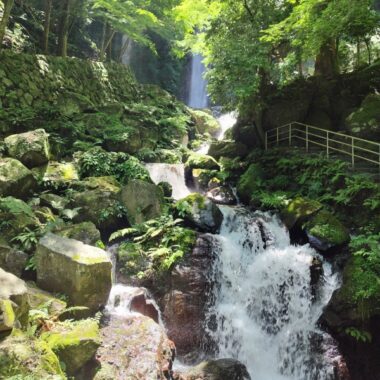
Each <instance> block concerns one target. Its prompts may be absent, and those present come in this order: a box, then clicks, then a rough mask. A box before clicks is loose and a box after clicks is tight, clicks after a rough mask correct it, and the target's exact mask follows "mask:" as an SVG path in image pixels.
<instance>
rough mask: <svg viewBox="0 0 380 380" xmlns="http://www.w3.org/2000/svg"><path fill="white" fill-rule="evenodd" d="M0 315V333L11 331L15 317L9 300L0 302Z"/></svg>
mask: <svg viewBox="0 0 380 380" xmlns="http://www.w3.org/2000/svg"><path fill="white" fill-rule="evenodd" d="M0 315H1V318H2V320H1V323H0V331H4V330H11V329H12V328H13V325H14V323H15V321H16V315H15V313H14V311H13V307H12V302H11V301H10V300H0Z"/></svg>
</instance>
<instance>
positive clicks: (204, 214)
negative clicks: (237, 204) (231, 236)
mask: <svg viewBox="0 0 380 380" xmlns="http://www.w3.org/2000/svg"><path fill="white" fill-rule="evenodd" d="M175 208H176V209H177V212H178V213H179V215H180V216H182V217H183V218H184V219H185V221H186V222H187V223H189V224H190V225H192V226H193V227H195V228H198V229H199V230H200V231H203V232H211V233H216V232H217V231H219V229H220V226H221V225H222V222H223V214H222V212H221V211H220V210H219V207H218V206H217V205H216V204H215V203H214V202H212V201H210V200H209V199H208V198H206V197H204V196H203V195H201V194H198V193H194V194H190V195H188V196H187V197H186V198H183V199H181V200H179V201H178V202H177V203H176V204H175Z"/></svg>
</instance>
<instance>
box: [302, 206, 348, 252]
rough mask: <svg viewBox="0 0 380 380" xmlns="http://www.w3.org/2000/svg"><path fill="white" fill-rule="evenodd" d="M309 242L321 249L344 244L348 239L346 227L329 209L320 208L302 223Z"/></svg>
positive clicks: (324, 249)
mask: <svg viewBox="0 0 380 380" xmlns="http://www.w3.org/2000/svg"><path fill="white" fill-rule="evenodd" d="M304 229H305V230H306V233H307V236H308V238H309V242H310V244H311V245H312V246H313V247H315V248H317V249H320V250H322V251H326V250H328V249H329V248H332V247H336V246H340V245H343V244H346V243H348V242H349V240H350V235H349V232H348V230H347V228H346V227H345V226H344V225H343V224H342V223H341V222H340V221H339V220H338V219H337V218H336V217H335V216H334V215H332V214H331V213H330V212H329V211H326V210H321V211H318V213H317V214H315V215H314V216H312V217H311V218H310V220H309V221H308V222H307V223H306V224H305V225H304Z"/></svg>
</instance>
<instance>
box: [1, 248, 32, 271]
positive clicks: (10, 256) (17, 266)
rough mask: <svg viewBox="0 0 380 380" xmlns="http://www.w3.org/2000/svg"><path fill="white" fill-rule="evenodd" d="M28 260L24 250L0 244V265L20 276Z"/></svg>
mask: <svg viewBox="0 0 380 380" xmlns="http://www.w3.org/2000/svg"><path fill="white" fill-rule="evenodd" d="M27 261H28V255H27V254H26V253H25V252H22V251H18V250H16V249H14V248H11V247H9V246H7V245H4V244H0V267H1V268H3V269H5V270H7V271H8V272H10V273H13V274H14V275H16V276H18V277H20V276H21V274H22V271H23V270H24V268H25V266H26V263H27Z"/></svg>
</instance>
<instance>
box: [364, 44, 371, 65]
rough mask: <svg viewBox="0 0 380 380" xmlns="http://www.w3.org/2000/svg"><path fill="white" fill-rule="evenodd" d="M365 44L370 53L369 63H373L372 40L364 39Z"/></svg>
mask: <svg viewBox="0 0 380 380" xmlns="http://www.w3.org/2000/svg"><path fill="white" fill-rule="evenodd" d="M364 42H365V46H366V47H367V53H368V64H369V65H372V51H371V40H370V39H368V38H366V39H365V40H364Z"/></svg>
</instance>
